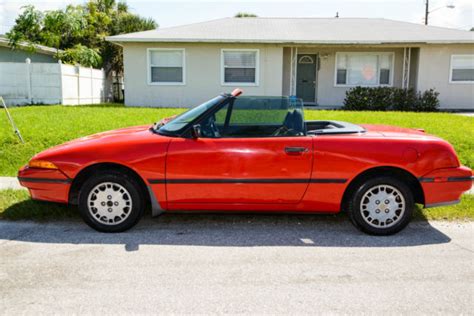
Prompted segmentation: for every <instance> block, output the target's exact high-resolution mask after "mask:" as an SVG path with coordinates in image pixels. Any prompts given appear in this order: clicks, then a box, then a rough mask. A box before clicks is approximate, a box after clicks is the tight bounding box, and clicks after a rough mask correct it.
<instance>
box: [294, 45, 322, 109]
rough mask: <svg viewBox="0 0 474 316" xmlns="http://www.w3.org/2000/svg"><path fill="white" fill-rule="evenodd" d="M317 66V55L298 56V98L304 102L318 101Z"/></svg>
mask: <svg viewBox="0 0 474 316" xmlns="http://www.w3.org/2000/svg"><path fill="white" fill-rule="evenodd" d="M316 64H317V56H316V55H308V54H301V55H298V60H297V68H296V96H297V97H298V98H300V99H303V102H315V101H316V66H317V65H316Z"/></svg>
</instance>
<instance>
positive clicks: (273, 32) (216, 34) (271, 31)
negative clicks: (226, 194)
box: [107, 18, 474, 44]
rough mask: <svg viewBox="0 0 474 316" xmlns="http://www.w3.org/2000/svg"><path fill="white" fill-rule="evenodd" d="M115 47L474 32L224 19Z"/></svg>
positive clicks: (140, 35) (414, 39)
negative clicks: (134, 44)
mask: <svg viewBox="0 0 474 316" xmlns="http://www.w3.org/2000/svg"><path fill="white" fill-rule="evenodd" d="M107 39H108V40H109V41H112V42H216V43H218V42H241V43H244V42H245V43H307V44H383V43H433V44H435V43H474V32H469V31H463V30H456V29H448V28H441V27H434V26H426V25H421V24H414V23H408V22H400V21H393V20H387V19H369V18H224V19H218V20H212V21H207V22H201V23H194V24H188V25H182V26H176V27H169V28H162V29H156V30H151V31H145V32H137V33H129V34H122V35H116V36H111V37H108V38H107Z"/></svg>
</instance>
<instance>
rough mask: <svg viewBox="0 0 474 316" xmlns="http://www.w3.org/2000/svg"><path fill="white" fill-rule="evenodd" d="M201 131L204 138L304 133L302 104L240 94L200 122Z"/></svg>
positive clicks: (290, 100)
mask: <svg viewBox="0 0 474 316" xmlns="http://www.w3.org/2000/svg"><path fill="white" fill-rule="evenodd" d="M228 111H231V112H230V113H228ZM228 115H230V116H229V118H228V119H229V120H228V122H226V118H227V116H228ZM226 123H228V124H226ZM201 131H202V134H203V136H204V137H278V136H280V137H281V136H301V135H304V118H303V103H302V101H301V100H298V99H291V98H288V97H240V98H237V99H235V101H234V103H233V105H232V106H230V105H228V106H225V107H223V108H222V109H220V110H219V111H217V112H216V113H215V114H214V115H212V116H211V117H209V118H208V119H206V120H204V121H203V122H201Z"/></svg>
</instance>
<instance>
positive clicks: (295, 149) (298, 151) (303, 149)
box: [285, 147, 308, 155]
mask: <svg viewBox="0 0 474 316" xmlns="http://www.w3.org/2000/svg"><path fill="white" fill-rule="evenodd" d="M307 151H308V148H306V147H285V153H287V154H290V155H291V154H302V153H305V152H307Z"/></svg>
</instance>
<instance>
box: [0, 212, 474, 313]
mask: <svg viewBox="0 0 474 316" xmlns="http://www.w3.org/2000/svg"><path fill="white" fill-rule="evenodd" d="M473 228H474V223H472V222H471V223H444V222H430V223H426V222H418V223H415V224H411V225H410V226H409V227H408V228H407V229H406V230H405V231H403V232H401V233H400V234H398V235H395V236H391V237H371V236H367V235H364V234H362V233H359V232H358V231H356V230H355V229H354V228H353V227H352V226H351V225H350V224H349V223H347V222H346V221H345V220H344V218H343V219H342V220H341V219H336V220H334V219H332V218H331V217H321V216H274V215H271V216H270V215H267V216H253V215H228V216H218V215H165V216H162V217H159V218H155V219H146V220H144V221H142V222H141V223H140V224H139V225H138V226H137V227H136V228H135V229H133V230H131V231H129V232H127V233H122V234H115V235H113V234H103V233H97V232H95V231H93V230H91V229H89V228H88V227H86V226H85V225H84V224H82V222H79V221H77V222H76V221H72V222H60V223H48V224H46V223H31V222H0V314H12V315H16V314H18V313H51V312H54V313H61V314H65V313H67V314H71V313H106V314H116V313H121V314H123V313H132V312H133V313H178V314H182V313H193V314H195V313H201V314H211V313H214V314H215V313H232V314H236V313H253V314H257V313H258V314H261V313H272V314H275V313H282V314H304V313H306V314H314V313H326V312H332V313H381V312H391V313H437V314H446V313H449V314H453V313H454V314H458V313H464V314H469V313H472V312H473V310H474V305H473V304H474V303H473V302H474V266H473V263H474V262H473V259H474V254H473V251H474V231H473Z"/></svg>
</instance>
